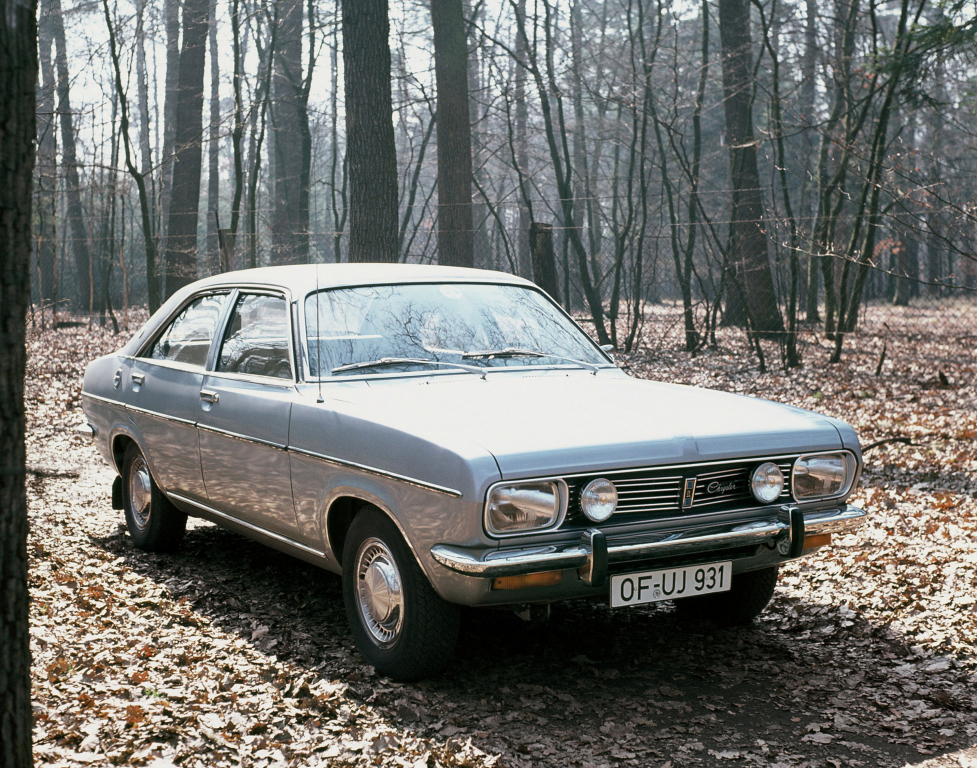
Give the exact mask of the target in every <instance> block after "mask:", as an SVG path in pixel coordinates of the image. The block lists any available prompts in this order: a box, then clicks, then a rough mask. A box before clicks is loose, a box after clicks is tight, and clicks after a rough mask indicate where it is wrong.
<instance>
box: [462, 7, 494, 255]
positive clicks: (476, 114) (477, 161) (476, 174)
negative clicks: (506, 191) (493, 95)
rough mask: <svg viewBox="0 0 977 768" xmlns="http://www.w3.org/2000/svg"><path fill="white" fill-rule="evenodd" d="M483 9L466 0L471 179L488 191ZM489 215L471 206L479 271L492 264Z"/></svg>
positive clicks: (483, 207) (482, 203)
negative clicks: (481, 53) (479, 18)
mask: <svg viewBox="0 0 977 768" xmlns="http://www.w3.org/2000/svg"><path fill="white" fill-rule="evenodd" d="M481 10H482V4H481V3H479V4H478V5H477V6H476V8H475V10H474V17H473V16H472V14H473V11H472V8H471V0H465V2H464V12H465V18H466V20H467V19H469V18H470V19H471V24H468V121H469V124H470V125H471V134H472V179H473V180H474V181H475V182H477V183H476V187H479V186H480V187H481V189H484V190H487V189H489V187H490V181H489V178H488V174H487V173H486V169H485V165H486V161H487V156H488V153H487V152H486V150H485V145H484V141H483V137H482V128H481V119H482V107H481V102H480V101H479V95H478V94H479V93H481V88H482V82H483V80H482V66H481V62H480V61H479V58H478V52H479V50H480V49H481V48H482V47H483V45H484V42H485V41H484V38H483V39H480V38H479V35H478V31H477V29H476V28H475V23H476V22H477V16H478V14H479V13H480V12H481ZM490 215H491V214H490V212H489V209H488V202H487V200H485V199H483V198H481V196H480V198H479V201H478V202H477V203H474V204H473V207H472V216H473V224H474V232H473V244H472V253H473V258H474V260H475V266H476V267H479V268H480V269H487V268H489V267H490V265H491V263H492V244H491V242H490V241H489V233H488V218H489V216H490Z"/></svg>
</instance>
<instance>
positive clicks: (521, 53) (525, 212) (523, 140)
mask: <svg viewBox="0 0 977 768" xmlns="http://www.w3.org/2000/svg"><path fill="white" fill-rule="evenodd" d="M515 11H516V33H515V34H516V58H517V59H518V60H519V61H525V60H526V55H527V53H528V51H527V46H526V39H525V37H524V36H523V35H521V34H519V26H520V25H522V26H525V23H526V0H518V2H517V4H516V7H515ZM515 70H516V71H515V79H516V98H515V101H516V135H515V145H516V147H515V149H516V151H515V153H514V155H515V157H516V164H517V165H518V166H519V168H521V169H522V173H523V174H526V173H528V172H529V134H528V123H529V108H528V106H527V98H526V70H525V69H524V68H523V66H522V65H520V64H517V65H516V67H515ZM531 222H532V212H531V211H530V206H529V205H528V202H527V200H526V199H524V198H523V197H520V199H519V231H518V232H517V233H516V264H517V265H518V267H519V272H518V274H520V275H522V276H523V277H525V276H527V275H531V274H532V268H533V263H532V257H531V256H530V253H529V225H530V223H531ZM565 298H566V299H567V301H569V300H570V298H569V296H567V297H565Z"/></svg>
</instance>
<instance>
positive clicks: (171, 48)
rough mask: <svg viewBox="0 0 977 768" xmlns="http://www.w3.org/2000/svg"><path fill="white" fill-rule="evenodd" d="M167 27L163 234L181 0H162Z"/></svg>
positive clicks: (169, 186)
mask: <svg viewBox="0 0 977 768" xmlns="http://www.w3.org/2000/svg"><path fill="white" fill-rule="evenodd" d="M163 24H164V26H165V27H166V81H165V86H164V87H165V96H164V98H163V152H162V155H161V156H160V161H161V163H160V165H161V168H160V171H161V178H160V218H161V225H160V234H162V235H163V237H165V236H166V228H167V227H168V226H169V220H170V200H171V198H172V196H173V139H174V136H176V119H177V118H176V109H177V100H178V98H179V94H180V0H163Z"/></svg>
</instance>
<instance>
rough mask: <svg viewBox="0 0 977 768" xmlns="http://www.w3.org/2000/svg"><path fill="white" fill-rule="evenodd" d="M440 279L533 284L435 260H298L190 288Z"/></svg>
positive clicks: (293, 287)
mask: <svg viewBox="0 0 977 768" xmlns="http://www.w3.org/2000/svg"><path fill="white" fill-rule="evenodd" d="M440 280H447V281H452V282H493V283H510V284H521V285H532V283H530V282H529V281H528V280H524V279H522V278H521V277H518V276H516V275H510V274H508V273H506V272H497V271H495V270H490V269H468V268H465V267H442V266H439V265H436V264H295V265H291V266H280V267H259V268H257V269H242V270H239V271H237V272H225V273H223V274H219V275H213V276H211V277H208V278H204V279H203V280H198V281H197V282H195V283H193V284H192V285H190V286H187V288H189V289H191V290H192V291H194V292H196V291H197V290H199V289H201V288H209V287H213V286H219V285H225V284H230V285H277V286H281V287H283V288H288V289H289V290H290V291H291V292H292V293H293V294H294V295H300V294H302V293H305V292H307V291H309V290H312V289H314V288H315V287H318V288H320V289H322V288H342V287H345V286H354V285H384V284H393V283H423V282H430V281H440Z"/></svg>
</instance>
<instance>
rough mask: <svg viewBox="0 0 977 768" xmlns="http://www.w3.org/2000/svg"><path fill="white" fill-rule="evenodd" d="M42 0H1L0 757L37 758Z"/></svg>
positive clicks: (24, 761)
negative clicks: (34, 342)
mask: <svg viewBox="0 0 977 768" xmlns="http://www.w3.org/2000/svg"><path fill="white" fill-rule="evenodd" d="M36 18H37V9H36V5H35V2H34V0H2V2H0V457H2V458H0V595H3V602H2V603H0V649H2V651H0V765H3V766H4V768H29V766H31V765H32V764H33V760H32V757H31V727H32V722H31V721H32V715H31V678H30V672H31V649H30V633H29V626H28V623H29V619H28V607H29V606H28V594H27V492H26V484H25V478H26V474H27V454H26V449H25V444H24V429H25V419H24V370H25V365H26V347H25V340H26V338H25V336H26V334H25V331H26V327H25V324H26V320H27V303H28V300H29V298H30V258H31V207H32V202H33V194H32V182H33V174H34V141H35V139H36V138H37V134H36V125H35V118H34V115H35V108H36V104H35V102H34V98H35V93H34V89H35V86H36V83H37V24H36Z"/></svg>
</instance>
